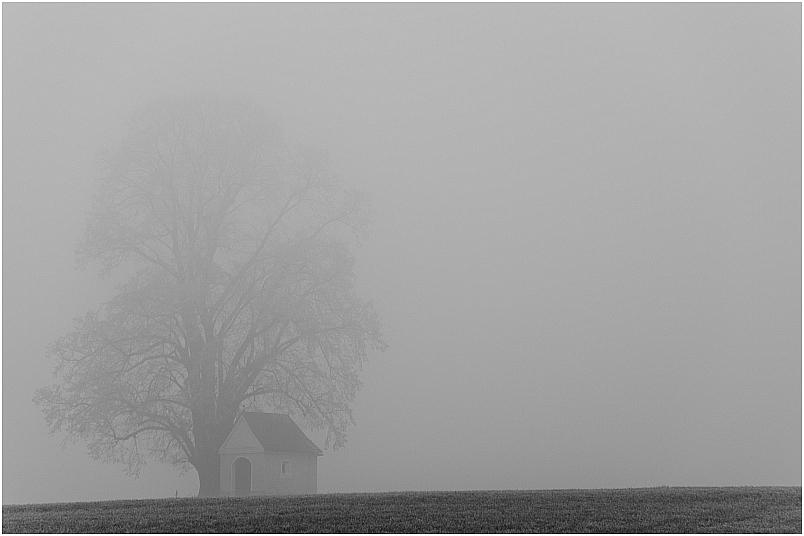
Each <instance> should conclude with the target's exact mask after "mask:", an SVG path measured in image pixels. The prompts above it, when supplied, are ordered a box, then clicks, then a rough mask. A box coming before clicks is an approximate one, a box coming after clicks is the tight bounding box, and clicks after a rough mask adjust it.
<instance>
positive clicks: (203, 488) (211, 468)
mask: <svg viewBox="0 0 804 536" xmlns="http://www.w3.org/2000/svg"><path fill="white" fill-rule="evenodd" d="M200 458H201V459H200V460H199V461H197V462H196V463H194V464H193V466H194V467H195V470H196V472H198V496H199V497H217V496H219V495H220V492H221V459H220V456H219V455H218V452H217V451H214V452H207V453H205V454H203V455H202V456H200Z"/></svg>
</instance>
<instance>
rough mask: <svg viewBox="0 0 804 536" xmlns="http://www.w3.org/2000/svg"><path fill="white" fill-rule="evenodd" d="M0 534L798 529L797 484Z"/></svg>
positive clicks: (518, 494)
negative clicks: (794, 485) (785, 486)
mask: <svg viewBox="0 0 804 536" xmlns="http://www.w3.org/2000/svg"><path fill="white" fill-rule="evenodd" d="M3 532H4V533H30V532H47V533H57V532H77V533H103V532H114V533H126V532H128V533H131V532H138V533H143V532H159V533H205V532H223V533H240V532H258V533H259V532H261V533H275V532H279V533H301V532H314V533H326V532H336V533H378V532H401V533H421V532H428V533H433V532H462V533H479V532H480V533H482V532H527V533H545V532H546V533H584V532H586V533H590V532H591V533H629V532H637V533H659V532H670V533H713V532H721V533H724V532H730V533H759V532H770V533H797V534H800V533H801V487H788V488H781V487H762V488H753V487H741V488H644V489H616V490H552V491H465V492H405V493H360V494H331V495H307V496H296V497H249V498H232V499H156V500H141V501H106V502H92V503H58V504H32V505H9V506H3Z"/></svg>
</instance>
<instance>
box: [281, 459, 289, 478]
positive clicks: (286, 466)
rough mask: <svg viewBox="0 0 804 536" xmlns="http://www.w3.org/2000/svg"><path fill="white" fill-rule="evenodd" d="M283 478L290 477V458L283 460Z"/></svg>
mask: <svg viewBox="0 0 804 536" xmlns="http://www.w3.org/2000/svg"><path fill="white" fill-rule="evenodd" d="M282 478H290V460H282Z"/></svg>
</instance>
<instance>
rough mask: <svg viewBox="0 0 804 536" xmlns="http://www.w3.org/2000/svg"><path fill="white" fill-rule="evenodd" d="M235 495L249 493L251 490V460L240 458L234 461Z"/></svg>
mask: <svg viewBox="0 0 804 536" xmlns="http://www.w3.org/2000/svg"><path fill="white" fill-rule="evenodd" d="M234 481H235V485H234V488H235V495H238V496H243V495H249V492H251V462H250V461H248V459H247V458H238V459H236V460H235V462H234Z"/></svg>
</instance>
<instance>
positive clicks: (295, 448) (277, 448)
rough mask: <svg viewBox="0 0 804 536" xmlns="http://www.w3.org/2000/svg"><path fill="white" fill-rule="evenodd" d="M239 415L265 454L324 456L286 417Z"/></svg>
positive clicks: (270, 414)
mask: <svg viewBox="0 0 804 536" xmlns="http://www.w3.org/2000/svg"><path fill="white" fill-rule="evenodd" d="M241 415H242V417H243V419H244V420H245V421H246V424H248V427H249V428H251V432H252V433H253V434H254V437H256V438H257V441H259V442H260V445H262V448H263V449H265V452H300V453H304V454H315V455H316V456H321V455H322V454H324V453H323V452H322V451H321V449H319V448H318V447H316V446H315V443H313V442H312V441H310V439H308V437H307V436H306V435H304V432H302V431H301V429H300V428H299V427H298V426H297V425H296V423H295V422H293V419H291V418H290V417H289V416H288V415H282V414H280V413H261V412H243V413H242V414H241Z"/></svg>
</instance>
